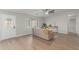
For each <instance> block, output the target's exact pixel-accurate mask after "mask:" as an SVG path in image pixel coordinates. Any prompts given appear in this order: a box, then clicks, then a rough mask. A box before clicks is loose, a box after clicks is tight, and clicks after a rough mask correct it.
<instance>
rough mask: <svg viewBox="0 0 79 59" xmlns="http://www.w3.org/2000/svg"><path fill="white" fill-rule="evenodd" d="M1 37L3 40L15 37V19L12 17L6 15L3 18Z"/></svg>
mask: <svg viewBox="0 0 79 59" xmlns="http://www.w3.org/2000/svg"><path fill="white" fill-rule="evenodd" d="M3 22H4V24H3V35H4V38H11V37H14V36H15V35H16V23H15V22H16V17H15V16H12V15H6V16H5V17H4V21H3Z"/></svg>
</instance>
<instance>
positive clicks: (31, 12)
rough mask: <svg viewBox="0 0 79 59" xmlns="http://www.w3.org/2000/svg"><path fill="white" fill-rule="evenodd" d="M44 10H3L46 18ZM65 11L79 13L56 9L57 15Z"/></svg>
mask: <svg viewBox="0 0 79 59" xmlns="http://www.w3.org/2000/svg"><path fill="white" fill-rule="evenodd" d="M42 10H43V9H3V11H7V12H14V13H22V14H28V15H32V16H38V17H44V16H47V15H45V14H44V12H43V11H42ZM63 11H79V10H78V9H55V13H59V12H63Z"/></svg>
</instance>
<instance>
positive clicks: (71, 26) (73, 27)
mask: <svg viewBox="0 0 79 59" xmlns="http://www.w3.org/2000/svg"><path fill="white" fill-rule="evenodd" d="M69 32H70V33H76V17H75V16H73V17H71V18H70V19H69Z"/></svg>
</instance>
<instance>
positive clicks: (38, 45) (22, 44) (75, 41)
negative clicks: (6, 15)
mask: <svg viewBox="0 0 79 59" xmlns="http://www.w3.org/2000/svg"><path fill="white" fill-rule="evenodd" d="M78 49H79V37H78V36H76V35H64V34H55V37H54V39H51V40H49V41H46V40H44V39H41V38H38V37H36V36H32V35H28V36H21V37H17V38H11V39H6V40H3V41H0V50H78Z"/></svg>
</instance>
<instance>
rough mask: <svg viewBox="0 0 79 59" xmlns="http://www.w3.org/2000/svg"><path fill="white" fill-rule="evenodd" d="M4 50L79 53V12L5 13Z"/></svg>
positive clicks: (0, 33) (0, 21) (0, 31)
mask: <svg viewBox="0 0 79 59" xmlns="http://www.w3.org/2000/svg"><path fill="white" fill-rule="evenodd" d="M0 50H79V9H1V10H0Z"/></svg>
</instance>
